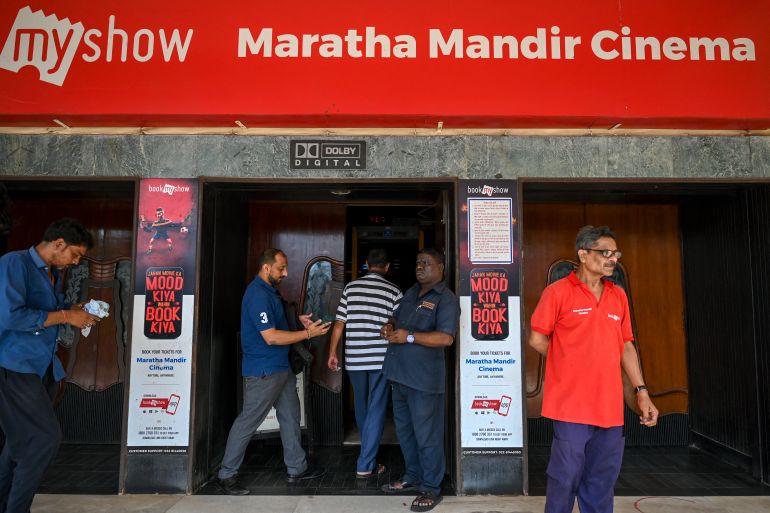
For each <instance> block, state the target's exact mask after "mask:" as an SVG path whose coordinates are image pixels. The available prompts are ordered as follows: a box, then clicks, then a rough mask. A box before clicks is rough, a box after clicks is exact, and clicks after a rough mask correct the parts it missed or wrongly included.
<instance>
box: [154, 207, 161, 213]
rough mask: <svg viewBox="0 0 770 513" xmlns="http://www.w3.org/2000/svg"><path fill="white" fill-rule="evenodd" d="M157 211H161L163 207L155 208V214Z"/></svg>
mask: <svg viewBox="0 0 770 513" xmlns="http://www.w3.org/2000/svg"><path fill="white" fill-rule="evenodd" d="M158 212H163V207H158V208H156V209H155V213H156V214H157V213H158Z"/></svg>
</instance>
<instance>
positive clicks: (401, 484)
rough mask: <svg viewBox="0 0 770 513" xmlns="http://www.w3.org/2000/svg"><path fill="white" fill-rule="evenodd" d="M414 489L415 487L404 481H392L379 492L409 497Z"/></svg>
mask: <svg viewBox="0 0 770 513" xmlns="http://www.w3.org/2000/svg"><path fill="white" fill-rule="evenodd" d="M416 489H417V485H415V484H412V483H408V482H406V481H393V482H392V483H388V484H384V485H382V488H380V490H382V491H383V492H385V493H403V494H409V495H411V494H412V492H413V491H414V490H416Z"/></svg>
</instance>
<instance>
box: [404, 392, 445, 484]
mask: <svg viewBox="0 0 770 513" xmlns="http://www.w3.org/2000/svg"><path fill="white" fill-rule="evenodd" d="M393 420H395V422H396V434H397V435H398V442H399V444H401V452H402V453H403V455H404V465H405V466H406V471H405V472H404V476H403V478H402V479H403V480H404V481H406V482H407V483H413V484H415V485H418V486H419V491H420V492H431V493H434V494H436V495H439V494H440V493H441V481H442V480H443V479H444V472H445V471H446V462H445V461H444V394H431V393H427V392H421V391H420V390H415V389H414V388H411V387H408V386H406V385H402V384H400V383H393Z"/></svg>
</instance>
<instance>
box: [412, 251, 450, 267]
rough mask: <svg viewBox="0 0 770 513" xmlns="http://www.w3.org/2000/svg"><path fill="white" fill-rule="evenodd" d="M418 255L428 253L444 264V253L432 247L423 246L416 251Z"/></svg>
mask: <svg viewBox="0 0 770 513" xmlns="http://www.w3.org/2000/svg"><path fill="white" fill-rule="evenodd" d="M417 254H418V255H430V256H431V258H433V260H435V261H436V262H438V263H439V264H441V265H444V253H442V252H441V251H439V250H437V249H434V248H424V249H421V250H420V251H418V252H417Z"/></svg>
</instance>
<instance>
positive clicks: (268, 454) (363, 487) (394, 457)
mask: <svg viewBox="0 0 770 513" xmlns="http://www.w3.org/2000/svg"><path fill="white" fill-rule="evenodd" d="M358 450H359V447H358V446H355V445H343V446H342V447H317V448H315V449H314V450H313V451H312V452H311V453H310V454H309V455H308V461H309V462H310V464H311V465H321V466H323V467H325V468H326V475H324V476H323V477H320V478H318V479H313V480H311V481H308V482H305V483H300V484H291V485H290V484H287V483H286V467H285V466H284V464H283V455H282V452H281V448H280V447H276V446H268V445H262V446H260V445H259V444H258V443H252V444H251V445H250V446H249V450H248V452H247V453H246V458H245V459H244V462H243V465H242V466H241V469H240V472H239V478H240V482H241V484H242V485H243V486H245V487H246V488H248V489H249V490H250V491H251V493H252V494H253V495H380V494H382V492H381V491H380V487H381V486H382V485H384V484H387V483H389V482H391V481H395V480H396V479H399V478H400V477H401V474H402V473H403V470H404V462H403V458H402V457H401V449H400V448H399V447H398V446H397V445H383V446H381V447H380V454H379V463H381V464H383V465H385V466H386V467H387V471H386V472H385V473H384V474H382V475H380V476H377V477H372V478H369V479H357V478H356V475H355V468H356V467H355V465H356V458H357V457H358ZM443 488H444V490H443V493H445V494H448V495H452V494H453V493H454V490H453V488H452V487H451V485H449V484H448V483H445V484H444V487H443ZM198 493H199V494H204V495H205V494H211V495H216V494H220V493H221V491H220V490H219V488H218V487H217V486H216V484H215V483H214V482H210V483H209V484H207V485H206V486H204V487H203V489H201V490H200V491H198Z"/></svg>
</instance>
